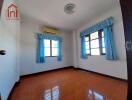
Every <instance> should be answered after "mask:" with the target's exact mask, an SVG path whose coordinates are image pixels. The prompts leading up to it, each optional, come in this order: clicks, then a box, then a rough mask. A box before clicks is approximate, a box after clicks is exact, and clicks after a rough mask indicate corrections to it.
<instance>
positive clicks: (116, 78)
mask: <svg viewBox="0 0 132 100" xmlns="http://www.w3.org/2000/svg"><path fill="white" fill-rule="evenodd" d="M76 69H78V70H83V71H86V72H90V73H94V74H98V75H101V76H104V77H109V78H112V79H115V80H119V81H124V82H128V80H126V79H122V78H118V77H114V76H110V75H106V74H102V73H98V72H95V71H90V70H86V69H82V68H76Z"/></svg>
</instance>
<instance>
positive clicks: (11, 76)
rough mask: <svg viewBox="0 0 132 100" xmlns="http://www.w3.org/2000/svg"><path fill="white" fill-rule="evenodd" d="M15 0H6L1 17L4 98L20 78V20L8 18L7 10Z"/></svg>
mask: <svg viewBox="0 0 132 100" xmlns="http://www.w3.org/2000/svg"><path fill="white" fill-rule="evenodd" d="M11 2H14V1H13V0H4V4H3V8H2V15H1V19H0V49H4V50H6V53H7V54H6V55H4V56H1V55H0V93H1V96H2V100H7V97H8V95H9V93H10V91H11V89H12V87H13V86H14V84H15V82H16V81H17V80H18V79H19V73H17V72H18V70H17V69H18V66H16V63H17V60H16V59H17V55H16V52H17V48H16V46H17V42H18V41H17V37H18V34H19V28H20V27H19V25H20V21H19V20H6V17H5V11H6V9H7V7H8V5H9V3H11Z"/></svg>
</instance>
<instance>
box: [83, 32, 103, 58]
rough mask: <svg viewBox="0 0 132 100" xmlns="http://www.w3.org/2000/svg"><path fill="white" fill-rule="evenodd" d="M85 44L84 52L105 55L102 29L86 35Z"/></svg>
mask: <svg viewBox="0 0 132 100" xmlns="http://www.w3.org/2000/svg"><path fill="white" fill-rule="evenodd" d="M85 44H86V54H88V55H105V45H104V32H103V30H100V31H97V32H94V33H92V34H89V35H87V36H86V37H85Z"/></svg>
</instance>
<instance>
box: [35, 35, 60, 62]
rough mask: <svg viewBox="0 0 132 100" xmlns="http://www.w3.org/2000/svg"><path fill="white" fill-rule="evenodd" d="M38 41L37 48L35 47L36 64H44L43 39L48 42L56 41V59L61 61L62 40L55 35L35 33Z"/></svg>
mask: <svg viewBox="0 0 132 100" xmlns="http://www.w3.org/2000/svg"><path fill="white" fill-rule="evenodd" d="M37 39H38V47H37V63H44V62H45V54H44V50H45V49H44V39H49V40H57V41H58V48H59V49H58V57H57V60H58V61H61V60H62V46H61V44H62V38H61V37H59V36H56V35H51V34H41V33H37Z"/></svg>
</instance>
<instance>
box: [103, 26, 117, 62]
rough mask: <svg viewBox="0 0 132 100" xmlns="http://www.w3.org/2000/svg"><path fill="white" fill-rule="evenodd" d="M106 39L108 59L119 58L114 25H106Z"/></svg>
mask: <svg viewBox="0 0 132 100" xmlns="http://www.w3.org/2000/svg"><path fill="white" fill-rule="evenodd" d="M103 30H104V39H105V47H106V59H107V60H117V59H118V57H117V53H116V48H115V43H114V37H113V31H112V26H109V27H105V28H104V29H103Z"/></svg>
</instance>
